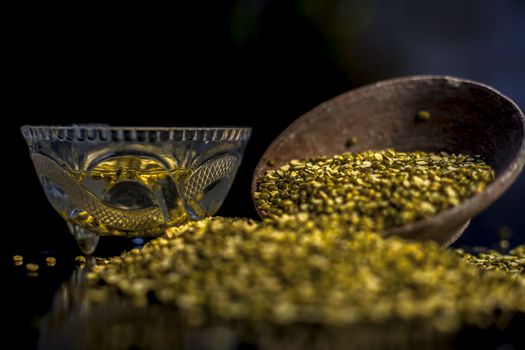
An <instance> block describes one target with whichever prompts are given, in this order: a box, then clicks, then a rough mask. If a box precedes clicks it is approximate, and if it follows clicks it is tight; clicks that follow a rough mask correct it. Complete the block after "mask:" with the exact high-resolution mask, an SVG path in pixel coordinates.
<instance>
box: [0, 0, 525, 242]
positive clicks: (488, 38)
mask: <svg viewBox="0 0 525 350" xmlns="http://www.w3.org/2000/svg"><path fill="white" fill-rule="evenodd" d="M16 15H17V16H18V17H16V18H17V20H16V21H15V22H16V23H15V24H14V25H13V27H12V28H11V30H10V35H9V38H10V39H11V40H12V42H11V43H12V46H13V47H12V48H10V49H9V50H7V57H8V58H12V65H9V66H7V70H9V72H11V73H13V74H14V76H15V78H16V82H15V84H14V85H13V86H14V87H15V88H14V89H12V90H11V91H14V92H15V95H16V97H17V99H16V101H17V104H16V108H15V109H14V111H11V112H10V113H8V114H5V115H4V121H5V122H6V124H7V125H4V130H5V132H6V133H7V136H8V139H9V144H8V145H7V148H6V149H5V150H4V152H6V153H7V156H8V159H9V164H10V165H9V172H8V173H7V174H6V173H5V172H4V176H5V175H8V176H9V177H10V179H9V180H8V181H9V183H11V184H13V188H14V187H16V188H17V193H16V194H14V195H11V196H10V200H9V202H10V203H12V204H11V206H10V209H11V212H8V215H9V217H17V218H19V220H20V222H21V223H23V224H21V225H20V229H18V230H14V231H12V232H11V233H10V234H6V235H4V239H6V240H7V242H8V243H7V244H5V245H4V246H3V249H4V250H5V249H7V250H8V251H10V252H11V251H12V252H15V251H16V250H17V249H28V248H35V249H42V248H46V249H66V250H71V249H75V244H74V241H73V238H72V237H70V235H69V233H68V231H67V229H66V227H65V224H64V222H62V219H61V218H59V216H58V215H56V214H55V213H54V212H53V210H52V208H51V207H50V206H49V205H48V204H47V202H46V199H45V197H44V194H43V192H42V190H41V188H40V185H39V183H38V181H37V178H36V176H35V173H34V171H33V169H32V164H31V162H30V159H29V157H28V154H27V149H26V146H25V144H24V140H23V139H22V136H21V135H20V133H19V130H18V129H19V126H21V125H23V124H72V123H94V122H99V123H108V124H112V125H164V126H220V125H240V126H251V127H252V128H253V137H252V139H251V141H250V144H249V147H248V149H247V152H246V155H245V158H244V162H243V164H242V166H241V169H240V171H239V173H238V177H237V180H236V182H235V184H234V186H233V188H232V190H231V193H230V195H229V197H228V198H227V200H226V202H225V203H224V206H223V207H222V209H221V211H220V212H219V214H220V215H227V216H248V217H256V214H255V211H254V209H253V206H252V204H251V200H250V192H249V189H250V187H249V184H250V181H251V175H252V171H253V169H254V167H255V165H256V163H257V160H258V159H259V157H260V156H261V155H262V153H263V152H264V150H265V148H266V147H267V146H268V145H269V143H270V142H271V141H272V140H273V139H274V138H275V137H276V136H277V135H278V134H279V132H280V131H282V130H283V129H284V128H285V127H286V126H287V125H289V124H290V123H291V122H292V121H293V120H294V119H295V118H297V117H299V116H300V115H302V114H303V113H305V112H307V111H308V110H310V109H311V108H313V107H315V106H316V105H318V104H319V103H321V102H323V101H325V100H327V99H329V98H331V97H334V96H336V95H338V94H340V93H342V92H345V91H347V90H349V89H352V88H355V87H357V86H360V85H363V84H368V83H372V82H375V81H378V80H382V79H387V78H392V77H397V76H404V75H413V74H448V75H455V76H459V77H464V78H470V79H473V80H477V81H480V82H484V83H486V84H489V85H492V86H493V87H495V88H496V89H499V90H500V91H502V92H503V93H504V94H506V95H508V96H509V97H510V98H512V99H514V100H515V101H516V102H517V103H518V105H521V106H523V105H525V88H523V84H524V82H523V81H524V80H525V39H524V37H525V1H520V0H504V1H497V2H495V1H490V0H483V1H474V0H467V1H452V0H446V1H440V2H436V3H433V2H419V1H408V0H405V1H396V2H390V1H386V0H384V1H380V0H374V1H366V2H365V1H321V0H305V1H270V0H236V1H214V2H210V3H203V2H195V4H194V5H187V4H186V5H184V6H181V5H176V6H175V7H173V8H170V9H161V8H158V9H146V8H142V7H140V6H132V5H126V6H124V5H122V7H118V8H97V9H95V8H89V7H85V8H64V7H56V8H49V7H45V8H35V7H27V8H24V9H22V10H20V11H19V13H17V14H16ZM13 112H14V113H13ZM480 142H483V140H480ZM13 169H14V172H12V170H13ZM524 197H525V177H524V176H523V175H522V176H521V177H520V178H519V179H518V181H517V182H516V183H515V184H514V186H513V187H512V188H511V190H509V191H508V192H507V193H506V194H505V195H504V196H503V197H502V198H501V199H500V200H498V202H497V203H495V204H494V205H493V206H492V207H490V208H489V209H488V210H486V211H485V212H484V213H482V214H481V215H479V216H478V217H477V218H475V219H474V220H473V221H472V225H471V227H470V228H469V229H468V231H467V232H466V233H465V234H464V236H463V237H462V239H461V240H460V241H459V242H458V244H481V245H491V244H492V243H493V242H495V241H497V231H498V229H499V228H500V227H502V226H508V227H510V228H511V229H512V231H513V236H512V238H511V245H516V244H518V243H520V242H523V241H524V240H525V223H524V221H523V220H522V219H521V214H522V213H523V205H522V203H521V202H522V198H524Z"/></svg>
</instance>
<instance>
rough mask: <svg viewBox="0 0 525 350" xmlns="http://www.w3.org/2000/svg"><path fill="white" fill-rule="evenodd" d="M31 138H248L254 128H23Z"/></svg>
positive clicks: (34, 126) (64, 126) (132, 140)
mask: <svg viewBox="0 0 525 350" xmlns="http://www.w3.org/2000/svg"><path fill="white" fill-rule="evenodd" d="M20 130H21V132H22V135H23V136H24V138H25V139H26V140H27V141H40V140H48V141H77V142H82V141H106V142H108V141H113V142H158V141H169V140H173V141H208V142H209V141H212V142H213V141H247V140H248V139H249V138H250V136H251V131H252V128H250V127H242V126H227V127H172V126H169V127H167V126H111V125H107V124H73V125H24V126H22V127H20Z"/></svg>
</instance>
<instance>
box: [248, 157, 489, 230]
mask: <svg viewBox="0 0 525 350" xmlns="http://www.w3.org/2000/svg"><path fill="white" fill-rule="evenodd" d="M493 179H494V171H493V170H492V169H491V168H490V166H489V165H487V164H486V163H485V162H484V161H483V160H481V159H480V157H479V156H468V155H463V154H450V153H447V152H439V153H428V152H397V151H394V150H391V149H388V150H384V151H367V152H362V153H343V154H340V155H335V156H332V157H319V158H315V159H309V160H306V161H298V160H292V161H291V162H289V163H288V164H285V165H283V166H281V167H280V168H279V169H277V170H269V171H268V172H267V173H266V174H264V176H262V177H261V178H260V180H259V182H258V186H257V191H256V192H254V194H253V197H254V199H255V204H256V206H257V209H258V211H259V213H260V214H261V215H262V216H264V217H267V218H271V219H278V218H279V217H280V216H281V215H282V214H294V213H310V214H314V215H332V214H334V215H337V216H339V217H342V218H344V219H345V220H346V221H347V222H348V223H351V224H352V225H353V226H355V227H356V228H358V229H365V230H373V231H376V232H377V231H382V230H385V229H388V228H390V227H395V226H401V225H404V224H408V223H411V222H413V221H417V220H420V219H423V218H426V217H429V216H433V215H435V214H437V213H438V212H440V211H442V210H445V209H447V208H451V207H454V206H457V205H459V204H460V203H461V202H462V201H463V200H465V199H467V198H469V197H472V196H473V195H475V194H476V193H479V192H481V191H482V190H483V189H484V188H485V187H486V186H487V185H488V184H489V183H490V182H491V181H492V180H493Z"/></svg>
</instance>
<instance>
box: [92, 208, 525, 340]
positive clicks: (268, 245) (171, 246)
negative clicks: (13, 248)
mask: <svg viewBox="0 0 525 350" xmlns="http://www.w3.org/2000/svg"><path fill="white" fill-rule="evenodd" d="M513 253H514V254H516V256H515V258H513V259H514V260H513V261H514V262H515V263H517V264H518V265H519V267H516V266H514V265H512V268H513V269H514V270H515V271H517V270H518V269H519V270H520V271H521V273H514V274H510V273H507V272H504V271H500V270H498V268H496V269H493V270H486V269H480V268H478V267H476V266H474V265H473V264H472V263H471V262H474V263H477V262H476V261H475V259H478V258H479V257H478V258H475V259H474V258H470V257H467V258H462V257H461V255H458V254H456V253H454V252H453V251H450V250H447V249H444V248H442V247H440V246H439V245H437V244H435V243H432V242H409V241H405V240H403V239H401V238H396V237H392V238H388V239H386V238H383V237H382V236H381V235H379V234H375V233H371V232H367V231H355V230H352V229H348V226H347V225H342V224H340V223H339V222H338V220H334V219H333V218H330V217H328V216H320V217H311V216H308V215H306V214H298V215H295V216H288V215H284V216H283V217H282V218H281V220H280V221H278V222H273V223H272V222H255V221H251V220H248V219H230V218H220V217H217V218H210V219H205V220H202V221H198V222H192V223H189V224H186V225H184V226H182V227H178V228H172V229H169V230H168V232H167V233H166V235H164V236H163V237H159V238H157V239H154V240H152V241H150V242H149V243H148V244H146V245H145V246H144V247H143V249H141V250H132V251H130V252H127V253H124V254H122V255H121V256H118V257H114V258H111V259H109V263H107V262H106V263H104V264H103V265H100V266H97V267H96V268H95V269H94V271H93V272H91V273H90V274H89V275H88V276H89V278H90V280H91V281H92V285H93V288H94V289H99V290H100V288H108V286H109V288H116V289H118V290H119V292H120V293H121V294H123V295H125V296H127V297H130V298H132V300H134V301H135V303H137V304H138V305H144V304H147V303H149V302H152V301H153V302H155V303H161V304H164V305H171V306H173V307H175V308H176V309H178V310H180V311H181V312H182V313H183V314H184V315H186V316H187V319H188V320H191V322H192V323H194V324H195V323H196V324H200V323H204V322H211V321H214V320H221V321H234V320H243V321H252V322H257V323H261V322H263V323H264V322H268V323H271V324H292V323H293V324H296V323H308V324H323V325H353V324H367V323H370V322H372V323H381V322H386V321H390V320H394V321H396V320H399V321H401V320H421V321H424V322H429V324H430V326H432V327H434V328H435V329H436V330H438V331H443V332H448V331H454V330H456V329H458V327H460V326H461V325H462V324H464V323H468V324H473V325H479V326H484V325H487V324H491V323H492V322H498V320H508V317H509V315H512V313H513V312H518V311H519V312H525V293H523V290H525V278H524V277H523V269H524V266H525V254H524V253H525V249H523V248H519V249H515V250H514V251H513ZM504 260H505V259H504ZM482 265H483V264H482ZM101 285H102V286H104V287H101ZM96 299H97V301H100V300H101V298H100V294H97V298H96Z"/></svg>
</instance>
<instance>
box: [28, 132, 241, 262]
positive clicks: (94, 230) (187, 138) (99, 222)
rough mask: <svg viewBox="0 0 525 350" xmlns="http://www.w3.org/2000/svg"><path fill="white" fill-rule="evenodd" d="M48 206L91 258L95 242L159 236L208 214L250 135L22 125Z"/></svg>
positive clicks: (219, 200)
mask: <svg viewBox="0 0 525 350" xmlns="http://www.w3.org/2000/svg"><path fill="white" fill-rule="evenodd" d="M21 130H22V134H23V136H24V138H25V139H26V141H27V144H28V146H29V152H30V155H31V159H32V161H33V164H34V166H35V169H36V172H37V175H38V178H39V180H40V182H41V184H42V187H43V189H44V192H45V194H46V196H47V199H48V200H49V202H50V203H51V205H52V206H53V208H55V210H56V211H57V212H58V213H59V214H60V215H61V216H62V217H63V218H64V219H65V220H66V222H67V225H68V227H69V230H70V231H71V233H72V234H73V236H74V237H75V238H76V240H77V242H78V244H79V247H80V248H81V249H82V251H83V252H84V253H86V254H91V253H92V252H93V251H94V250H95V248H96V246H97V243H98V240H99V237H100V236H101V235H117V236H141V237H152V236H158V235H160V234H161V233H162V232H164V230H165V229H166V228H167V227H170V226H176V225H180V224H182V223H184V222H186V221H188V220H198V219H201V218H203V217H206V216H209V215H213V214H214V213H215V212H216V211H217V210H218V209H219V207H220V206H221V204H222V202H223V201H224V199H225V197H226V195H227V193H228V191H229V189H230V186H231V184H232V182H233V180H234V178H235V174H236V172H237V169H238V167H239V165H240V163H241V160H242V156H243V153H244V149H245V146H246V143H247V142H248V139H249V138H250V134H251V129H250V128H237V127H232V128H168V127H113V126H107V125H98V124H97V125H90V124H88V125H71V126H28V125H26V126H23V127H22V128H21Z"/></svg>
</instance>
